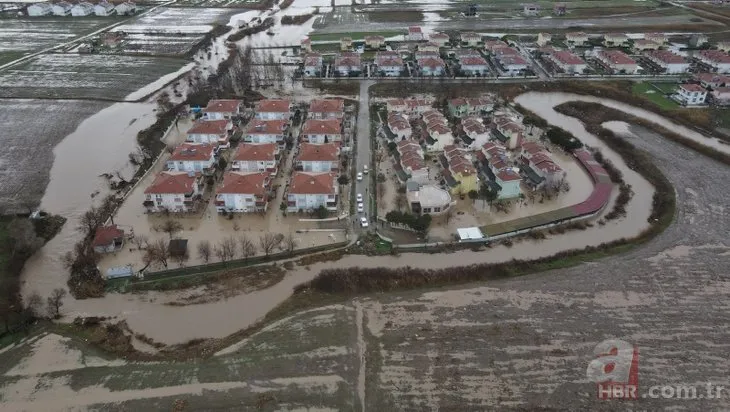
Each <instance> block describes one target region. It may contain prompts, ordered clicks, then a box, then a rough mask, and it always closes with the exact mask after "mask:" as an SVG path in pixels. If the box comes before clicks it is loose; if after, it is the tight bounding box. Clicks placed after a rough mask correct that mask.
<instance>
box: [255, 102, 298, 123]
mask: <svg viewBox="0 0 730 412" xmlns="http://www.w3.org/2000/svg"><path fill="white" fill-rule="evenodd" d="M291 115H292V112H291V100H286V99H264V100H259V101H258V102H256V119H259V120H289V119H290V118H291Z"/></svg>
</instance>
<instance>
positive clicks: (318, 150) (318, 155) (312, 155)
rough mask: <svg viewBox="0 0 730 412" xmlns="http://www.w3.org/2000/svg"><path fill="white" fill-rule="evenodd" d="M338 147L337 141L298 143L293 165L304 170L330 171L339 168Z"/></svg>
mask: <svg viewBox="0 0 730 412" xmlns="http://www.w3.org/2000/svg"><path fill="white" fill-rule="evenodd" d="M339 156H340V147H339V145H338V144H337V143H324V144H313V143H302V144H301V145H299V153H297V155H296V157H295V160H296V163H295V166H296V168H297V170H303V171H305V172H316V173H319V172H331V171H337V170H339Z"/></svg>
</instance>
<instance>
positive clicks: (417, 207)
mask: <svg viewBox="0 0 730 412" xmlns="http://www.w3.org/2000/svg"><path fill="white" fill-rule="evenodd" d="M411 180H414V181H415V182H416V183H418V184H417V185H414V190H407V191H406V199H407V200H408V207H409V208H410V209H411V212H413V213H415V214H430V215H440V214H443V213H444V212H446V211H447V210H449V208H450V207H451V203H452V202H451V195H450V194H449V192H447V191H446V190H443V189H441V188H440V187H438V186H436V185H432V184H428V182H418V181H416V180H415V179H411ZM408 183H409V184H408V185H407V186H410V181H409V182H408Z"/></svg>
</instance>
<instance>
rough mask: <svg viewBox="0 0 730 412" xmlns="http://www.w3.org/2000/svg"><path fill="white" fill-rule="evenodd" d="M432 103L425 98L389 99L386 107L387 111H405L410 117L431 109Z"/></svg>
mask: <svg viewBox="0 0 730 412" xmlns="http://www.w3.org/2000/svg"><path fill="white" fill-rule="evenodd" d="M432 103H433V102H431V101H430V100H426V99H389V100H388V101H387V109H388V113H392V112H398V113H405V114H406V115H408V116H410V117H416V116H420V115H421V114H423V113H425V112H427V111H429V110H432V109H433V106H432Z"/></svg>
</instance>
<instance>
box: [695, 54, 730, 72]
mask: <svg viewBox="0 0 730 412" xmlns="http://www.w3.org/2000/svg"><path fill="white" fill-rule="evenodd" d="M696 58H697V59H698V60H699V61H700V62H702V63H704V64H705V65H707V66H709V67H711V68H712V71H713V72H716V73H730V55H728V54H727V53H725V52H723V51H720V50H702V51H701V52H699V54H698V55H696Z"/></svg>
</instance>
